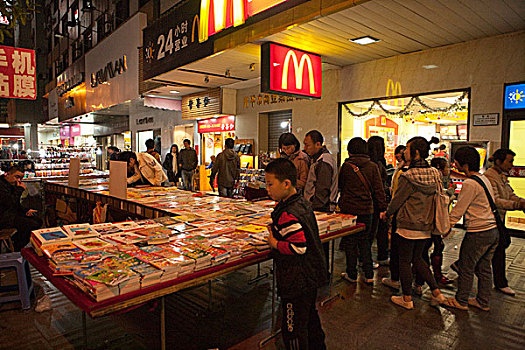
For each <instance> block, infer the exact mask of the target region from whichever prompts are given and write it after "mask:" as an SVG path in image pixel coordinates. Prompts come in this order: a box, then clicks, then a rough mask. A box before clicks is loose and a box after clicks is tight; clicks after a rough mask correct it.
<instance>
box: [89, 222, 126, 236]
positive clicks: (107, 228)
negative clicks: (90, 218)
mask: <svg viewBox="0 0 525 350" xmlns="http://www.w3.org/2000/svg"><path fill="white" fill-rule="evenodd" d="M91 227H92V228H93V229H95V230H96V231H97V232H98V233H100V235H110V234H112V233H118V232H122V230H121V229H120V228H119V227H118V226H116V225H113V224H112V223H103V224H96V225H91Z"/></svg>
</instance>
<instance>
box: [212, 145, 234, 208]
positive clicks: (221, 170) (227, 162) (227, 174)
mask: <svg viewBox="0 0 525 350" xmlns="http://www.w3.org/2000/svg"><path fill="white" fill-rule="evenodd" d="M224 146H225V149H224V151H222V152H221V153H219V154H218V155H217V158H216V160H215V163H214V164H213V168H212V170H211V176H210V186H211V188H213V181H214V180H215V176H217V185H218V186H219V196H221V197H230V198H231V197H233V187H234V185H235V183H236V182H237V181H239V177H240V175H241V159H240V158H239V155H238V154H237V152H235V151H234V150H233V147H234V146H235V141H234V140H233V139H232V138H227V139H226V141H225V142H224Z"/></svg>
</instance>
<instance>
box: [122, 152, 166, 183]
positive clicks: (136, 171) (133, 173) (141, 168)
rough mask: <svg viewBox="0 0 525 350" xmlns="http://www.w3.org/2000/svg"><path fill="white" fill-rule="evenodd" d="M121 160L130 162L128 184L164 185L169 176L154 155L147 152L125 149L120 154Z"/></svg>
mask: <svg viewBox="0 0 525 350" xmlns="http://www.w3.org/2000/svg"><path fill="white" fill-rule="evenodd" d="M119 160H120V161H121V162H126V163H127V164H128V178H127V181H128V185H130V186H135V185H152V186H162V183H163V182H166V181H167V180H168V176H167V175H166V174H165V173H164V170H162V166H161V165H160V163H159V162H157V160H156V159H155V158H153V156H151V155H149V154H147V153H139V152H131V151H125V152H122V153H120V154H119Z"/></svg>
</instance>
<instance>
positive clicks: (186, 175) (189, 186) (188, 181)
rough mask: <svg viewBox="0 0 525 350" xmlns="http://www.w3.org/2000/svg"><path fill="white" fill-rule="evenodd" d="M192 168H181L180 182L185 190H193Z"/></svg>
mask: <svg viewBox="0 0 525 350" xmlns="http://www.w3.org/2000/svg"><path fill="white" fill-rule="evenodd" d="M193 172H194V171H193V170H184V169H183V170H181V174H182V183H183V184H184V189H185V190H186V191H193Z"/></svg>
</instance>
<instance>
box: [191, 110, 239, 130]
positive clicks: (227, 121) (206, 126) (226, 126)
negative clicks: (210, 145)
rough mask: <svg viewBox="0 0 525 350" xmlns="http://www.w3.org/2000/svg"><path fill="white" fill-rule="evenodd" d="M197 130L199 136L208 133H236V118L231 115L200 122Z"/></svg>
mask: <svg viewBox="0 0 525 350" xmlns="http://www.w3.org/2000/svg"><path fill="white" fill-rule="evenodd" d="M197 130H198V132H199V134H205V133H208V132H224V131H235V117H234V116H232V115H230V116H226V117H220V118H210V119H205V120H199V122H198V128H197Z"/></svg>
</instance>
